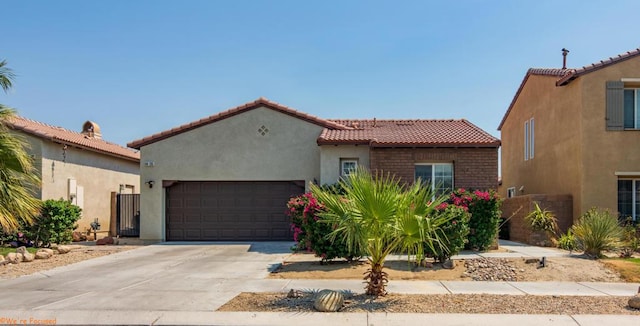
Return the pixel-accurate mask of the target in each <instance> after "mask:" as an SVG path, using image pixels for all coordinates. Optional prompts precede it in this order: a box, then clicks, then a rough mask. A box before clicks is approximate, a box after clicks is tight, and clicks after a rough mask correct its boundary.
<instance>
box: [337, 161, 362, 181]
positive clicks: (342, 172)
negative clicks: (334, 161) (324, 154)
mask: <svg viewBox="0 0 640 326" xmlns="http://www.w3.org/2000/svg"><path fill="white" fill-rule="evenodd" d="M345 163H353V164H354V168H353V169H349V170H348V171H347V169H345ZM357 168H358V159H356V158H341V159H340V177H343V178H344V177H347V176H349V174H351V171H355V170H356V169H357Z"/></svg>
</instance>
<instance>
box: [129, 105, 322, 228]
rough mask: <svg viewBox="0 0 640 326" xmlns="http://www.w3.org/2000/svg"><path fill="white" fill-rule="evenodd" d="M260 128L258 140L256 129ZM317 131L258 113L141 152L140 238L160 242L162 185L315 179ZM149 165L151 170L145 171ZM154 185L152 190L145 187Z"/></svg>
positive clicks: (265, 112)
mask: <svg viewBox="0 0 640 326" xmlns="http://www.w3.org/2000/svg"><path fill="white" fill-rule="evenodd" d="M262 126H265V127H266V128H267V129H268V130H269V132H268V133H267V134H266V135H265V136H263V135H261V134H259V133H258V130H259V129H260V128H261V127H262ZM322 129H323V128H322V127H321V126H318V125H315V124H311V123H308V122H305V121H302V120H300V119H297V118H294V117H292V116H289V115H286V114H283V113H280V112H276V111H274V110H271V109H267V108H257V109H254V110H250V111H247V112H244V113H242V114H239V115H236V116H232V117H229V118H227V119H223V120H220V121H217V122H215V123H213V124H209V125H205V126H202V127H200V128H197V129H194V130H191V131H188V132H185V133H181V134H178V135H175V136H173V137H170V138H167V139H164V140H161V141H159V142H156V143H153V144H149V145H147V146H143V147H142V148H141V157H142V158H141V171H140V172H141V183H142V185H143V187H142V188H141V202H140V206H141V223H140V224H141V229H140V238H142V239H154V240H160V239H164V238H165V236H164V229H165V211H164V206H165V205H164V194H165V192H164V189H163V188H162V180H192V181H196V180H210V181H232V180H238V181H250V180H254V181H256V180H257V181H284V180H304V181H306V182H307V183H308V182H310V181H313V180H314V179H316V180H320V147H319V146H317V145H316V139H317V137H318V136H319V135H320V132H321V131H322ZM146 162H153V163H154V166H145V163H146ZM149 180H153V181H154V182H155V186H154V187H153V188H149V187H148V186H146V185H145V184H144V182H147V181H149Z"/></svg>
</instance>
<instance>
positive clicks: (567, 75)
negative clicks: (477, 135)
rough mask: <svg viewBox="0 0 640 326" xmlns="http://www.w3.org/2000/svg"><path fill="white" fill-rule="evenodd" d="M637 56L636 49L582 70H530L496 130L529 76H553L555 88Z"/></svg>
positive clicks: (584, 67)
mask: <svg viewBox="0 0 640 326" xmlns="http://www.w3.org/2000/svg"><path fill="white" fill-rule="evenodd" d="M638 55H640V48H637V49H635V50H632V51H627V52H625V53H622V54H619V55H617V56H615V57H610V58H609V59H605V60H600V61H599V62H595V63H592V64H590V65H587V66H583V67H582V68H577V69H575V68H568V69H559V68H530V69H529V70H528V71H527V74H526V75H525V76H524V79H522V83H520V87H518V90H517V91H516V95H514V96H513V99H512V100H511V104H509V108H508V109H507V112H506V113H505V114H504V117H502V121H500V125H499V126H498V130H500V129H502V125H503V124H504V122H505V120H507V116H509V113H510V112H511V109H512V108H513V105H514V104H515V103H516V100H517V99H518V96H519V95H520V92H521V91H522V88H523V87H524V85H525V83H526V82H527V80H528V79H529V76H531V75H538V76H555V77H558V79H557V80H556V86H565V85H567V84H569V83H570V82H571V81H572V80H574V79H576V78H578V77H580V76H582V75H584V74H588V73H590V72H593V71H596V70H598V69H601V68H604V67H607V66H610V65H612V64H616V63H618V62H621V61H625V60H628V59H631V58H633V57H636V56H638Z"/></svg>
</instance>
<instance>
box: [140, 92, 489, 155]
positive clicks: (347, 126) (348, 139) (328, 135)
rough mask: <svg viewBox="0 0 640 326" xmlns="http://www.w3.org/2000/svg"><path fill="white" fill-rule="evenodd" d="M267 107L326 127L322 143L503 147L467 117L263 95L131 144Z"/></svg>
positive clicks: (385, 145) (143, 144) (153, 141)
mask: <svg viewBox="0 0 640 326" xmlns="http://www.w3.org/2000/svg"><path fill="white" fill-rule="evenodd" d="M259 107H266V108H269V109H272V110H275V111H278V112H281V113H284V114H287V115H290V116H293V117H296V118H298V119H301V120H304V121H307V122H310V123H313V124H316V125H319V126H322V127H324V128H325V129H324V130H323V131H322V133H321V134H320V136H319V137H318V140H317V143H318V145H334V144H335V145H339V144H362V145H364V144H366V145H369V146H372V147H499V146H500V140H498V139H497V138H495V137H493V136H491V135H490V134H488V133H486V132H485V131H483V130H482V129H480V128H478V127H477V126H475V125H474V124H472V123H470V122H469V121H467V120H464V119H461V120H376V119H372V120H325V119H322V118H318V117H316V116H313V115H309V114H306V113H303V112H300V111H297V110H294V109H291V108H289V107H287V106H284V105H281V104H279V103H276V102H273V101H270V100H268V99H265V98H263V97H261V98H259V99H257V100H255V101H253V102H249V103H246V104H243V105H240V106H237V107H235V108H232V109H229V110H227V111H223V112H220V113H217V114H214V115H212V116H209V117H207V118H204V119H200V120H198V121H194V122H191V123H188V124H184V125H182V126H179V127H176V128H173V129H170V130H167V131H163V132H160V133H157V134H154V135H151V136H149V137H145V138H142V139H139V140H135V141H133V142H130V143H129V144H127V146H129V147H132V148H136V149H140V148H141V147H142V146H145V145H149V144H152V143H155V142H157V141H160V140H163V139H166V138H169V137H172V136H174V135H177V134H180V133H183V132H187V131H189V130H193V129H196V128H198V127H201V126H203V125H207V124H210V123H214V122H216V121H220V120H223V119H226V118H230V117H232V116H235V115H238V114H240V113H243V112H246V111H249V110H253V109H256V108H259Z"/></svg>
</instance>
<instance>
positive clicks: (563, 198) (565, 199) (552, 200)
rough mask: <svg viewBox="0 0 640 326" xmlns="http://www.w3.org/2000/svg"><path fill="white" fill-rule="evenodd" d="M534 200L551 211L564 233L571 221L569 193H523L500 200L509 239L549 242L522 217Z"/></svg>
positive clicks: (532, 208)
mask: <svg viewBox="0 0 640 326" xmlns="http://www.w3.org/2000/svg"><path fill="white" fill-rule="evenodd" d="M534 202H538V205H540V208H542V209H546V210H549V211H552V212H553V213H554V214H555V215H556V218H557V219H558V227H559V228H560V233H561V234H562V233H566V232H567V230H568V229H569V228H570V227H571V225H572V223H573V200H572V197H571V195H525V196H516V197H513V198H506V199H505V200H504V201H503V202H502V208H501V209H502V217H503V218H510V219H509V239H510V240H512V241H517V242H523V243H528V244H533V245H541V244H542V243H544V242H547V243H548V242H549V241H548V239H547V237H546V236H544V235H543V234H537V233H535V232H533V231H531V229H530V228H529V227H528V226H527V224H526V222H525V220H524V217H525V216H527V214H529V212H531V211H533V210H534V208H535V206H534Z"/></svg>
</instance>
